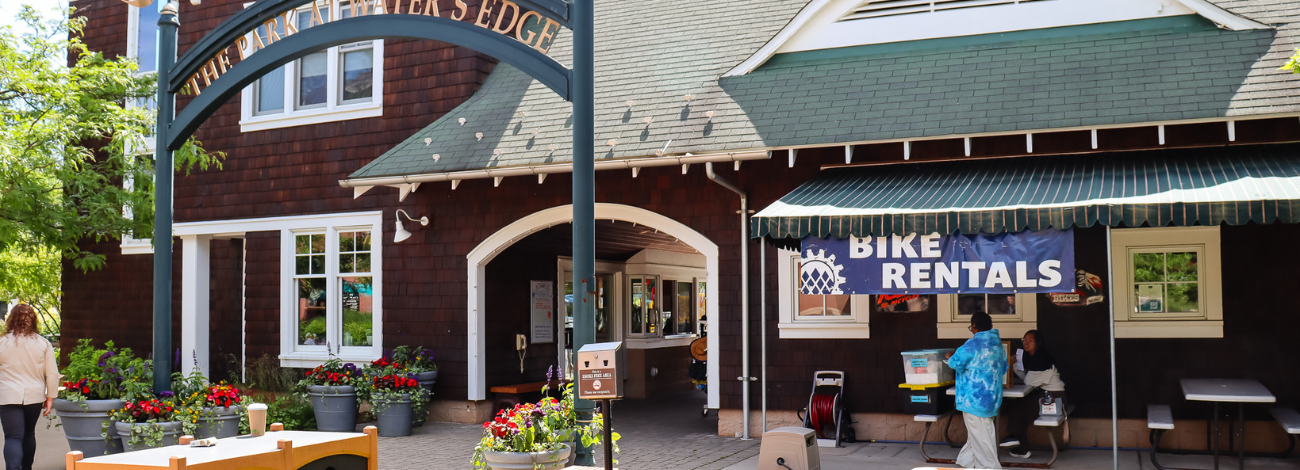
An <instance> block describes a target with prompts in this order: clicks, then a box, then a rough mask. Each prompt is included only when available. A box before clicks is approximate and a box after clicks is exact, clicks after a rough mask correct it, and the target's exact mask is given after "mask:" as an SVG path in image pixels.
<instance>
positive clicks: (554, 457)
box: [483, 446, 573, 470]
mask: <svg viewBox="0 0 1300 470" xmlns="http://www.w3.org/2000/svg"><path fill="white" fill-rule="evenodd" d="M572 452H573V448H572V447H567V446H566V447H562V448H560V449H556V450H552V451H547V452H498V451H494V450H485V451H483V460H485V461H487V465H488V468H490V469H492V470H514V469H519V470H533V469H539V470H552V469H554V470H559V469H562V468H564V467H565V466H566V465H568V462H569V454H570V453H572Z"/></svg>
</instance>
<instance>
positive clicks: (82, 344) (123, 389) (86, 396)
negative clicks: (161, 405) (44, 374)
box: [59, 339, 153, 402]
mask: <svg viewBox="0 0 1300 470" xmlns="http://www.w3.org/2000/svg"><path fill="white" fill-rule="evenodd" d="M152 369H153V368H152V363H151V362H150V361H147V360H143V359H139V358H136V357H134V355H133V354H132V353H131V349H130V348H122V349H118V348H117V347H116V346H114V345H113V342H112V341H108V342H106V343H104V347H103V348H96V347H95V346H94V345H93V344H91V341H90V339H82V340H81V341H79V342H78V343H77V347H76V348H74V349H73V350H72V352H71V353H70V354H68V366H67V367H65V368H64V369H63V379H64V381H63V387H62V388H63V390H60V391H59V398H62V399H65V400H69V401H76V402H84V401H86V400H113V399H119V398H139V397H141V396H143V395H141V394H142V393H144V394H147V392H148V390H147V385H145V384H147V383H148V377H150V374H152Z"/></svg>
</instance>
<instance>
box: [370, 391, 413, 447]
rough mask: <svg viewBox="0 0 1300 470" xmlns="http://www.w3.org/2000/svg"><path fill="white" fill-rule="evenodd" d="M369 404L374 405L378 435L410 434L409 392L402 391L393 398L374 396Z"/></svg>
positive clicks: (397, 435) (398, 435) (395, 435)
mask: <svg viewBox="0 0 1300 470" xmlns="http://www.w3.org/2000/svg"><path fill="white" fill-rule="evenodd" d="M371 404H373V405H374V410H375V421H378V424H379V436H380V437H402V436H409V435H411V421H412V414H411V394H409V393H403V394H402V395H401V396H400V397H396V398H393V399H384V398H375V399H373V400H371Z"/></svg>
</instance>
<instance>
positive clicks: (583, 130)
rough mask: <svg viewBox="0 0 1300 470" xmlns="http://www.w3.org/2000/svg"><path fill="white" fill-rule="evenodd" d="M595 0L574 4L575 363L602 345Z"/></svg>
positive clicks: (584, 451)
mask: <svg viewBox="0 0 1300 470" xmlns="http://www.w3.org/2000/svg"><path fill="white" fill-rule="evenodd" d="M592 1H593V0H574V2H573V4H572V5H573V7H572V8H573V9H572V12H573V16H572V18H570V21H572V25H571V26H572V30H573V78H572V81H571V82H570V83H571V87H570V93H569V96H570V98H571V99H572V101H573V282H574V288H575V289H574V290H575V293H577V294H580V295H579V296H575V297H581V299H582V300H581V301H578V302H574V309H573V354H574V355H575V356H574V358H573V364H577V363H578V358H577V356H576V355H577V353H578V350H579V349H582V346H583V345H586V344H589V343H592V342H595V341H596V298H595V296H594V295H592V294H593V293H595V291H596V169H595V165H596V163H595V157H596V148H595V140H596V136H595V132H596V129H595V113H596V108H595V99H596V93H595V84H594V82H595V57H594V56H595V52H594V50H593V48H594V44H595V41H594V40H593V37H594V33H593V31H592V29H593V28H594V27H595V22H594V21H593V20H592V10H593V8H592ZM574 407H575V408H576V411H577V412H578V421H579V422H590V421H591V419H592V415H593V412H594V411H595V403H594V402H592V401H591V400H577V402H576V403H575V404H574ZM578 446H579V447H578V449H576V450H577V452H578V455H577V458H576V460H575V462H574V463H575V464H577V465H586V466H590V465H593V464H595V458H594V456H593V455H592V452H591V447H589V446H583V445H582V444H581V443H579V444H578Z"/></svg>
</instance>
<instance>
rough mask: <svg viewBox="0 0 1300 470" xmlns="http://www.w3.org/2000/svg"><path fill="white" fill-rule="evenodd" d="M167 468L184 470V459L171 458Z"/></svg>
mask: <svg viewBox="0 0 1300 470" xmlns="http://www.w3.org/2000/svg"><path fill="white" fill-rule="evenodd" d="M168 468H170V469H171V470H185V457H172V458H171V465H170V466H169V467H168Z"/></svg>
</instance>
